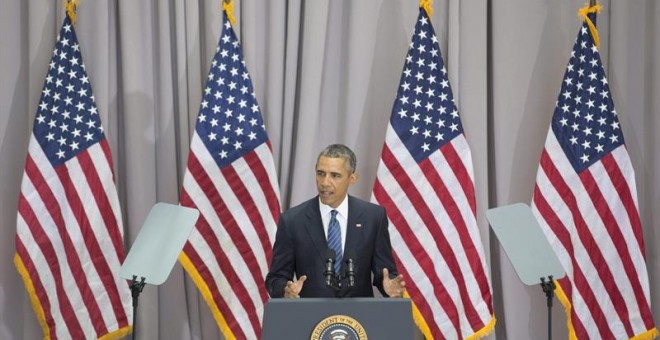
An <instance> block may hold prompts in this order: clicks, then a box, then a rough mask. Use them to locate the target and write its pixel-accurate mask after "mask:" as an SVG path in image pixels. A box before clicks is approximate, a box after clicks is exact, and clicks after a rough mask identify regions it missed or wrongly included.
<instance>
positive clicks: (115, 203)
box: [88, 144, 132, 308]
mask: <svg viewBox="0 0 660 340" xmlns="http://www.w3.org/2000/svg"><path fill="white" fill-rule="evenodd" d="M88 150H89V157H90V158H91V160H92V163H93V164H94V168H95V169H96V173H98V175H99V179H100V181H101V185H102V186H103V193H104V194H105V195H106V197H108V203H109V204H110V207H111V208H112V215H113V216H115V223H116V224H117V228H118V230H117V231H118V232H119V235H121V236H122V237H123V236H124V226H123V224H124V223H123V221H122V219H121V206H120V204H119V196H118V194H117V187H116V186H115V182H114V175H113V169H112V168H111V167H110V162H109V160H108V159H107V158H106V157H105V153H104V152H103V148H102V147H101V145H100V144H94V145H92V146H91V147H90V148H89V149H88ZM92 150H94V151H92ZM107 228H114V227H113V226H106V229H107ZM118 255H119V254H117V253H116V252H115V251H114V250H113V251H111V252H110V253H106V257H107V256H114V257H116V258H117V260H119V258H118ZM122 301H125V302H126V303H128V304H129V305H130V303H131V301H130V300H129V299H127V300H122ZM131 308H132V307H131Z"/></svg>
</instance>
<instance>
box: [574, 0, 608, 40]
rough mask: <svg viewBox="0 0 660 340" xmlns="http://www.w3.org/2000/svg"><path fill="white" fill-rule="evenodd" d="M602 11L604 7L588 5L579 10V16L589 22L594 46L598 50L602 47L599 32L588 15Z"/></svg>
mask: <svg viewBox="0 0 660 340" xmlns="http://www.w3.org/2000/svg"><path fill="white" fill-rule="evenodd" d="M602 10H603V6H601V5H598V4H597V5H595V6H589V5H586V6H584V7H582V8H580V9H579V10H578V16H579V17H580V18H582V19H583V20H584V21H586V22H587V26H589V31H591V36H592V37H593V38H594V44H595V45H596V47H598V48H599V47H600V38H599V37H598V30H597V29H596V25H594V23H593V21H591V19H589V16H588V15H587V14H589V13H600V12H601V11H602Z"/></svg>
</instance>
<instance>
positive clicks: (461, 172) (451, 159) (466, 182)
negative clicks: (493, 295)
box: [440, 143, 493, 314]
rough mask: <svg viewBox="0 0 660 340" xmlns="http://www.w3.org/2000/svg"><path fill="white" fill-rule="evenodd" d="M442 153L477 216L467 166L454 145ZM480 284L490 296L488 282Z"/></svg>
mask: <svg viewBox="0 0 660 340" xmlns="http://www.w3.org/2000/svg"><path fill="white" fill-rule="evenodd" d="M440 152H442V154H443V155H444V156H445V159H446V160H447V164H448V165H449V167H450V168H451V170H452V172H454V175H456V178H457V179H458V183H459V184H460V185H461V188H463V193H464V194H465V197H466V198H467V200H468V202H469V203H470V208H471V209H472V214H473V215H474V216H477V199H476V197H475V193H474V183H472V178H471V177H470V174H469V173H468V170H467V169H466V168H465V164H464V163H463V161H462V160H461V157H460V156H459V155H458V153H457V152H456V149H455V148H454V146H453V144H452V143H447V144H445V146H443V147H441V148H440ZM477 255H478V254H477ZM480 267H481V266H480ZM479 282H480V283H482V285H483V284H485V285H486V292H487V295H488V296H490V288H489V287H488V281H487V280H483V281H482V280H479ZM480 288H482V290H481V291H482V293H483V292H484V290H483V287H480ZM491 305H492V304H491V303H490V301H488V306H489V307H492V306H491ZM490 312H491V314H492V312H493V311H492V310H491V311H490Z"/></svg>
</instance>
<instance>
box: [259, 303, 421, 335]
mask: <svg viewBox="0 0 660 340" xmlns="http://www.w3.org/2000/svg"><path fill="white" fill-rule="evenodd" d="M342 336H343V337H342ZM414 336H415V335H414V325H413V320H412V305H411V303H410V300H409V299H402V298H345V299H333V298H302V299H270V301H268V303H267V304H266V307H265V310H264V319H263V329H262V340H281V339H310V340H322V339H323V340H325V339H342V338H343V339H352V340H353V339H355V340H365V339H378V340H388V339H392V340H406V339H414Z"/></svg>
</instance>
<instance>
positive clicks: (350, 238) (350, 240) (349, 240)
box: [344, 195, 363, 254]
mask: <svg viewBox="0 0 660 340" xmlns="http://www.w3.org/2000/svg"><path fill="white" fill-rule="evenodd" d="M362 223H363V222H362V209H360V207H359V204H358V202H357V201H356V200H355V199H354V198H353V197H351V196H350V195H349V196H348V219H347V220H346V247H345V248H344V254H346V250H347V249H348V250H353V253H354V254H357V253H358V249H359V247H360V245H361V244H362V229H361V228H362Z"/></svg>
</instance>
